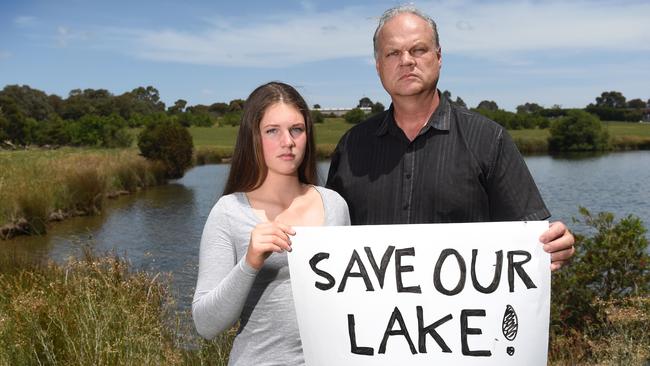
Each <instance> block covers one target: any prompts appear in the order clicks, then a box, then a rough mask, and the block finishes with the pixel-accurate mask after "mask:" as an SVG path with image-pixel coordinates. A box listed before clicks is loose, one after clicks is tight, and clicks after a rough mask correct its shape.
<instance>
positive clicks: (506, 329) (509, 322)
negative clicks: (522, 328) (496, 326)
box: [501, 305, 519, 356]
mask: <svg viewBox="0 0 650 366" xmlns="http://www.w3.org/2000/svg"><path fill="white" fill-rule="evenodd" d="M518 329H519V319H517V313H515V309H514V308H513V307H512V306H510V305H507V306H506V311H505V313H504V314H503V323H502V324H501V331H502V332H503V336H504V337H506V339H507V340H509V341H514V340H515V337H517V330H518ZM506 353H508V355H510V356H512V355H514V354H515V347H513V346H508V348H506Z"/></svg>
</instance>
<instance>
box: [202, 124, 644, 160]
mask: <svg viewBox="0 0 650 366" xmlns="http://www.w3.org/2000/svg"><path fill="white" fill-rule="evenodd" d="M603 125H604V126H605V128H607V130H608V131H609V134H610V138H611V143H612V148H613V149H614V150H634V149H650V124H649V123H628V122H603ZM315 126H316V130H315V132H316V144H317V145H318V146H317V149H318V151H319V154H318V155H319V157H320V158H328V157H329V156H330V155H331V153H332V152H333V151H334V148H335V147H336V144H337V143H338V141H339V139H340V138H341V136H342V135H343V134H344V133H345V132H346V131H347V130H348V129H350V127H352V125H351V124H349V123H347V122H345V120H344V119H343V118H326V119H325V122H324V123H319V124H316V125H315ZM237 131H238V128H237V127H232V126H224V127H191V128H190V134H191V135H192V137H193V139H194V146H195V147H196V148H197V151H200V150H201V149H206V151H209V150H211V149H213V148H216V149H218V150H219V151H220V152H221V154H222V155H221V156H220V158H224V157H225V158H227V157H228V156H229V155H228V152H230V154H232V149H233V147H234V145H235V140H236V138H237ZM508 132H509V133H510V135H511V136H512V138H513V140H514V141H515V143H516V144H517V147H518V148H519V149H520V150H521V152H522V153H524V154H540V153H547V152H548V142H547V139H548V137H549V136H550V133H549V130H548V129H543V130H540V129H526V130H509V131H508ZM224 152H225V156H223V153H224Z"/></svg>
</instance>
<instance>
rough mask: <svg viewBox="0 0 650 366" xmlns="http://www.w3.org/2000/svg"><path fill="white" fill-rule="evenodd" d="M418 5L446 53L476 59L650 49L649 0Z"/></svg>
mask: <svg viewBox="0 0 650 366" xmlns="http://www.w3.org/2000/svg"><path fill="white" fill-rule="evenodd" d="M466 5H468V6H463V7H458V6H456V5H453V3H452V2H443V3H427V4H426V5H424V6H422V8H423V9H425V11H427V12H428V13H429V14H432V15H433V16H434V19H436V20H437V22H438V25H439V29H440V33H441V43H442V46H443V49H444V50H445V51H446V52H451V53H458V54H467V55H476V54H484V53H485V52H488V53H494V54H498V53H502V52H527V51H544V50H563V49H584V50H595V49H596V50H597V49H602V50H632V51H634V50H643V51H648V50H650V25H649V24H650V22H648V21H647V14H648V13H650V3H648V2H629V1H628V2H613V1H588V0H579V1H562V2H560V1H505V2H499V3H495V2H476V3H472V4H471V6H469V4H466Z"/></svg>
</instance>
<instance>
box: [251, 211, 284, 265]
mask: <svg viewBox="0 0 650 366" xmlns="http://www.w3.org/2000/svg"><path fill="white" fill-rule="evenodd" d="M295 234H296V232H295V231H294V230H293V229H292V228H291V226H288V225H285V224H281V223H279V222H264V223H261V224H258V225H257V226H255V228H254V229H253V231H252V232H251V240H250V242H249V243H248V250H247V251H246V262H247V263H248V264H249V265H250V266H251V267H253V268H255V269H260V268H262V265H264V261H265V260H266V258H268V257H269V256H270V255H271V253H272V252H276V253H280V252H283V251H287V252H290V251H291V239H290V238H289V235H295Z"/></svg>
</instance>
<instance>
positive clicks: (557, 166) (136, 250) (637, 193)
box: [0, 151, 650, 309]
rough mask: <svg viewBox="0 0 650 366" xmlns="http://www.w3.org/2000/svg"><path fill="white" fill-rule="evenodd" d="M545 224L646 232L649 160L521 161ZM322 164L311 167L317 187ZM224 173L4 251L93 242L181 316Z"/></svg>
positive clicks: (211, 168)
mask: <svg viewBox="0 0 650 366" xmlns="http://www.w3.org/2000/svg"><path fill="white" fill-rule="evenodd" d="M526 162H527V164H528V167H529V168H530V170H531V173H532V174H533V176H534V178H535V181H536V182H537V184H538V186H539V188H540V191H541V192H542V196H543V197H544V200H545V201H546V204H547V206H548V208H549V209H550V211H551V213H552V214H553V217H552V220H562V221H564V222H566V223H568V224H569V226H571V227H572V229H573V230H580V229H581V228H580V226H577V225H575V224H571V218H572V217H574V216H576V217H577V216H578V208H577V207H578V205H582V206H584V207H587V208H588V209H590V210H591V211H592V212H599V211H611V212H614V213H615V214H616V215H617V217H620V216H622V215H627V214H629V213H633V214H635V215H637V216H639V217H641V218H642V220H643V221H644V223H645V224H646V225H650V205H649V204H648V202H649V201H650V199H649V198H650V193H649V189H650V184H649V183H650V169H649V168H648V167H650V152H649V151H639V152H626V153H615V154H608V155H604V156H599V157H589V158H580V159H575V158H553V157H548V156H536V157H528V158H527V159H526ZM328 168H329V163H328V162H321V163H319V165H318V170H319V176H320V179H321V184H322V183H323V182H324V180H325V177H326V176H327V169H328ZM228 169H229V166H228V165H208V166H201V167H197V168H194V169H192V170H190V171H189V172H188V173H187V174H186V175H185V177H183V178H182V179H180V180H178V181H175V182H172V183H171V184H168V185H165V186H161V187H156V188H152V189H149V190H146V191H143V192H139V193H137V194H133V195H131V196H123V197H120V198H119V199H117V200H113V201H109V202H108V203H107V207H106V208H105V210H104V213H103V214H102V215H101V216H97V217H77V218H72V219H68V220H66V221H63V222H61V223H56V224H54V225H52V226H51V229H50V232H49V233H48V235H47V236H44V237H19V238H15V239H13V240H10V241H7V242H2V243H0V245H2V246H3V250H16V251H20V252H25V253H29V254H30V255H35V256H48V257H50V258H53V259H55V260H62V259H64V258H66V257H68V256H70V255H77V254H79V253H80V251H79V248H80V245H81V244H82V243H87V242H88V240H87V239H88V238H90V239H92V246H93V248H94V249H95V250H96V252H98V253H102V252H105V251H115V252H117V253H118V254H124V255H126V256H127V257H128V259H129V260H130V261H131V263H132V264H133V265H134V267H135V268H138V269H147V270H153V271H163V272H172V273H173V279H174V288H175V290H176V292H177V299H178V300H179V305H180V307H181V308H184V309H187V308H188V307H189V305H190V303H191V299H192V295H193V291H194V285H195V281H196V270H197V268H196V267H197V265H198V251H199V241H200V238H201V232H202V230H203V224H204V223H205V220H206V219H207V216H208V214H209V212H210V209H211V208H212V205H214V203H215V202H216V201H217V198H218V197H219V195H220V194H221V191H222V190H223V186H224V184H225V179H226V175H227V174H228Z"/></svg>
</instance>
